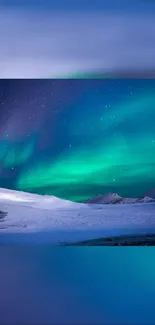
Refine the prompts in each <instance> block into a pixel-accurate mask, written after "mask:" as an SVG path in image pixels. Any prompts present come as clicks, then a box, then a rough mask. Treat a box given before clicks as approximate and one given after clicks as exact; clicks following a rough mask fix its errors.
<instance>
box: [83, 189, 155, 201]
mask: <svg viewBox="0 0 155 325" xmlns="http://www.w3.org/2000/svg"><path fill="white" fill-rule="evenodd" d="M153 195H154V197H153ZM149 202H155V193H154V190H153V191H150V192H149V195H145V196H143V197H141V198H126V197H121V196H120V195H119V194H117V193H114V192H109V193H106V194H104V195H97V196H95V197H93V198H90V199H88V200H86V201H85V202H84V203H93V204H134V203H149Z"/></svg>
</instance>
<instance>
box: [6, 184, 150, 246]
mask: <svg viewBox="0 0 155 325" xmlns="http://www.w3.org/2000/svg"><path fill="white" fill-rule="evenodd" d="M0 210H2V211H5V212H7V213H8V215H7V216H6V217H5V219H4V220H3V221H0V245H7V244H22V243H26V244H32V243H33V244H43V243H47V244H50V243H51V244H57V243H60V242H72V241H78V240H79V241H80V240H86V239H93V238H98V237H105V236H114V235H122V234H123V235H124V234H146V233H147V234H149V233H155V203H147V204H145V203H142V204H130V205H126V204H124V205H92V206H91V205H86V204H78V203H73V202H70V201H66V200H61V199H58V198H56V197H52V196H40V195H36V194H29V193H24V192H16V191H10V190H6V189H0Z"/></svg>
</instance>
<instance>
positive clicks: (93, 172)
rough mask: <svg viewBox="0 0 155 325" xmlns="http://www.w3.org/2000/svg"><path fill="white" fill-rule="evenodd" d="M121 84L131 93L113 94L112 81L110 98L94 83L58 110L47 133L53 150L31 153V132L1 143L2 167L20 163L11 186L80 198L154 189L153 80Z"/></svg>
mask: <svg viewBox="0 0 155 325" xmlns="http://www.w3.org/2000/svg"><path fill="white" fill-rule="evenodd" d="M80 82H81V83H82V81H80V80H79V83H80ZM87 82H88V81H87ZM99 82H100V83H102V82H103V81H101V80H100V81H98V83H99ZM107 82H109V81H107ZM116 82H117V83H118V81H116ZM91 83H92V81H91ZM122 83H125V84H126V83H128V84H130V92H128V93H127V92H126V91H125V90H124V88H123V87H122V88H123V89H122V93H121V92H120V93H119V96H118V85H117V87H116V88H117V92H115V96H114V98H112V100H111V101H110V95H111V96H112V94H111V93H110V92H111V88H110V91H109V95H108V96H107V94H105V90H104V91H103V88H102V87H101V86H100V88H99V91H98V89H95V86H94V89H93V91H92V88H91V91H90V90H89V91H87V92H85V93H84V95H81V97H79V98H78V99H77V100H76V102H74V104H72V105H71V106H70V107H69V108H68V109H67V110H64V112H63V114H62V113H61V114H58V117H57V119H59V123H58V126H57V125H56V130H55V131H54V132H53V131H51V134H50V131H49V137H55V138H54V139H55V143H57V138H58V139H59V144H58V145H57V147H58V146H59V145H60V143H61V142H62V143H63V146H62V148H61V150H59V151H57V154H55V153H54V149H52V148H51V147H50V148H48V150H47V151H46V152H45V151H40V153H39V152H37V153H36V147H37V141H38V139H37V137H36V136H35V137H33V133H32V136H31V137H30V139H29V140H27V142H26V143H24V144H22V143H16V142H15V141H14V142H13V140H12V142H9V140H8V144H7V145H6V140H5V146H4V145H3V146H1V149H0V160H1V163H2V165H3V168H4V169H9V168H11V167H12V166H14V167H13V168H16V167H17V166H18V167H19V166H20V172H19V173H18V175H16V179H15V182H14V188H16V189H19V190H24V191H30V192H35V193H41V194H53V195H56V196H58V197H61V198H65V199H71V200H74V201H83V200H85V199H87V198H89V197H91V196H95V195H98V194H104V193H105V192H107V191H115V192H118V193H119V194H121V195H124V196H141V195H143V194H144V193H145V192H146V191H147V190H149V189H150V188H151V187H153V186H154V185H155V87H154V86H155V82H154V80H152V83H151V80H149V87H148V85H147V80H146V81H142V80H141V81H140V80H139V81H138V80H137V82H136V87H135V82H134V86H132V82H131V81H130V83H129V81H121V82H120V84H121V85H122ZM94 85H95V81H94ZM104 85H105V84H104V82H103V86H104ZM137 85H138V86H137ZM139 85H140V86H139ZM150 85H151V86H152V87H150ZM76 86H77V81H76ZM110 87H111V85H110ZM112 87H113V89H114V87H115V81H114V80H113V81H112ZM119 87H120V86H119ZM131 87H132V91H131ZM115 97H116V98H115ZM60 119H61V122H62V121H65V127H64V128H63V127H62V124H63V123H62V124H61V123H60ZM38 132H39V130H38ZM66 139H67V140H66ZM3 142H4V141H3ZM1 143H2V142H1ZM3 144H4V143H3ZM66 144H67V145H66ZM4 148H5V149H4ZM2 179H3V175H2Z"/></svg>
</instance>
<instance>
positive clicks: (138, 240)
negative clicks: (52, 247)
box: [64, 234, 155, 246]
mask: <svg viewBox="0 0 155 325" xmlns="http://www.w3.org/2000/svg"><path fill="white" fill-rule="evenodd" d="M64 246H155V234H152V235H151V234H150V235H137V236H116V237H107V238H98V239H91V240H86V241H81V242H76V243H71V244H64Z"/></svg>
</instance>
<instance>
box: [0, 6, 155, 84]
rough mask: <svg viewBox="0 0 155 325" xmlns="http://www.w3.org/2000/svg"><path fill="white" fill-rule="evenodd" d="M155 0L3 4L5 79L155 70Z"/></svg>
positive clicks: (0, 57) (0, 37)
mask: <svg viewBox="0 0 155 325" xmlns="http://www.w3.org/2000/svg"><path fill="white" fill-rule="evenodd" d="M154 15H155V2H154V1H153V0H130V1H127V0H126V1H125V0H104V1H103V0H95V1H94V0H81V1H79V0H74V1H72V0H53V1H51V0H46V1H45V0H1V1H0V30H1V31H3V32H1V33H0V44H2V45H3V46H1V51H0V78H51V77H64V76H65V77H66V76H69V77H70V76H72V75H75V74H76V75H77V74H81V73H82V74H85V73H96V72H98V71H100V72H102V73H103V74H104V73H116V74H117V73H118V71H121V72H122V71H124V70H125V71H127V72H128V71H131V70H133V71H138V72H139V71H142V70H144V71H145V72H146V71H150V72H152V71H154V72H155V33H154V31H155V19H154Z"/></svg>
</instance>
